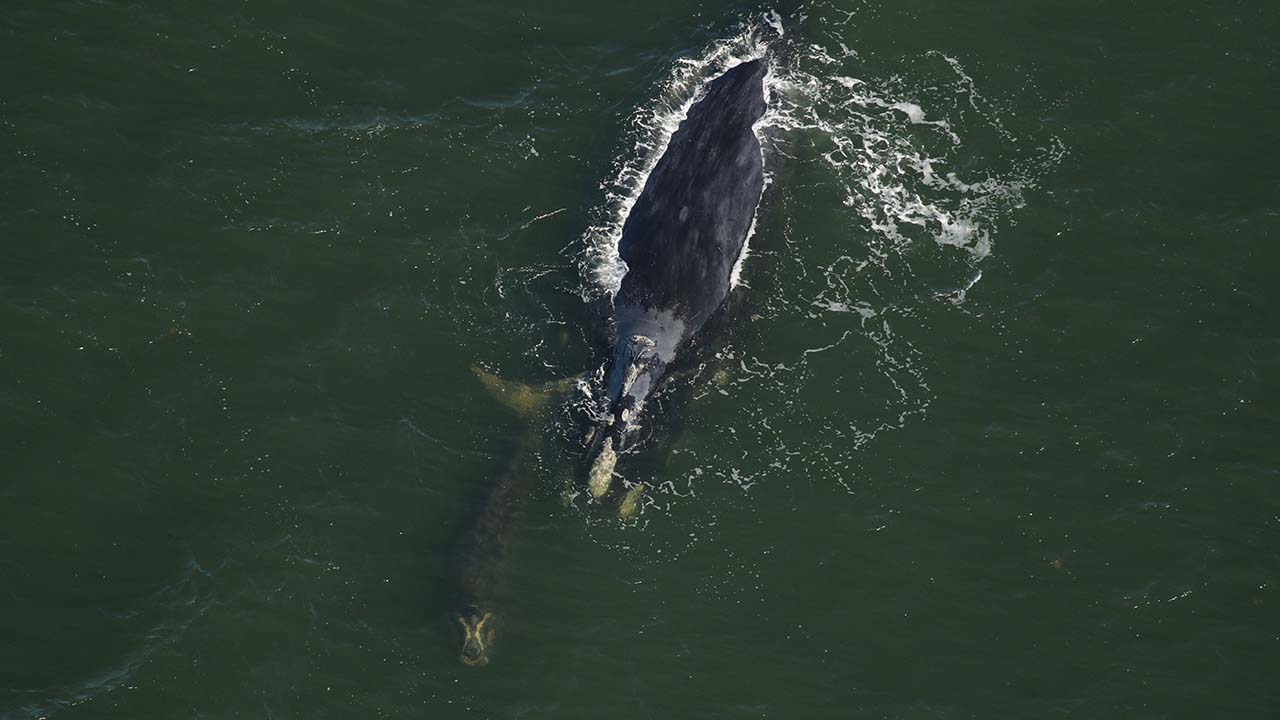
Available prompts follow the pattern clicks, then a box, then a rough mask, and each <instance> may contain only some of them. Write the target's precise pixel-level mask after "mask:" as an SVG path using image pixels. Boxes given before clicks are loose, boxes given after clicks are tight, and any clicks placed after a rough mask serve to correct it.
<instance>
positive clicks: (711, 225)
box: [614, 58, 767, 344]
mask: <svg viewBox="0 0 1280 720" xmlns="http://www.w3.org/2000/svg"><path fill="white" fill-rule="evenodd" d="M766 69H767V65H766V61H765V59H764V58H759V59H756V60H752V61H749V62H745V63H742V64H740V65H737V66H735V67H733V68H731V69H730V70H728V71H727V72H725V73H724V74H723V75H721V76H719V77H718V78H716V79H715V80H712V81H711V82H710V83H709V84H708V86H707V90H706V94H705V95H704V96H703V97H702V99H701V100H699V101H698V102H697V103H695V104H694V105H693V106H692V107H691V108H690V109H689V112H688V114H687V115H686V117H685V119H684V120H683V121H682V122H681V123H680V127H679V128H678V129H677V130H676V132H675V133H674V134H673V135H672V136H671V141H670V143H669V144H668V145H667V149H666V151H665V152H664V153H663V155H662V157H661V158H660V159H659V160H658V163H657V165H655V166H654V169H653V171H652V172H651V173H650V174H649V177H648V179H647V180H646V181H645V185H644V189H643V190H642V191H641V193H640V197H639V198H638V199H637V200H636V203H635V205H634V206H633V207H632V208H631V212H630V213H629V214H628V216H627V219H626V222H625V223H624V224H623V229H622V240H621V242H620V243H619V247H618V251H619V255H621V257H622V259H623V261H624V262H626V264H627V273H626V275H625V276H623V279H622V285H621V287H620V288H619V290H618V293H617V295H616V296H615V298H614V306H615V309H617V310H625V311H630V312H621V313H620V315H629V314H634V313H636V312H637V311H639V312H640V313H642V314H644V315H649V316H652V315H654V314H661V315H664V316H667V317H672V316H674V317H678V318H680V320H681V321H682V322H680V323H679V326H680V334H681V336H682V337H680V338H669V339H667V340H668V342H670V341H672V340H674V343H675V344H679V343H680V342H683V341H684V340H685V339H687V338H688V336H690V335H692V334H693V333H695V332H697V331H698V329H699V328H701V327H702V325H703V324H704V323H705V322H706V321H707V319H708V318H709V317H710V316H711V315H712V313H714V312H715V311H716V309H717V308H719V307H720V305H721V303H723V302H724V299H725V297H726V296H727V295H728V294H729V289H730V276H731V275H732V273H733V267H734V265H735V264H736V263H737V261H738V258H739V256H740V255H741V254H742V249H743V245H744V243H745V242H746V239H747V233H748V232H749V231H750V228H751V223H752V221H753V219H754V218H755V212H756V206H757V205H758V204H759V202H760V194H761V192H762V191H763V189H764V168H763V164H762V161H761V155H760V141H759V139H758V138H757V137H756V134H755V131H754V130H753V129H752V126H753V125H754V124H755V122H756V121H757V120H759V119H760V117H761V116H762V115H764V111H765V102H764V89H763V79H764V75H765V71H766ZM619 329H620V330H621V329H622V328H619Z"/></svg>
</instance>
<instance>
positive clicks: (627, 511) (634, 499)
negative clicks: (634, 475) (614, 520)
mask: <svg viewBox="0 0 1280 720" xmlns="http://www.w3.org/2000/svg"><path fill="white" fill-rule="evenodd" d="M644 489H645V484H644V483H642V482H638V483H636V484H635V485H632V486H631V489H630V490H627V495H626V497H624V498H622V504H621V505H619V506H618V518H619V519H620V520H626V519H628V518H630V517H632V516H634V515H635V514H636V513H637V512H639V511H640V500H641V497H642V496H643V495H644Z"/></svg>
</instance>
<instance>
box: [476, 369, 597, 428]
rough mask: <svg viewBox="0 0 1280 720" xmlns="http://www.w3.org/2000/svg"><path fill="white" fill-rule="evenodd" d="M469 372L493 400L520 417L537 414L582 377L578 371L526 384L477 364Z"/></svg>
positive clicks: (571, 387) (570, 388)
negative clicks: (565, 376) (561, 377)
mask: <svg viewBox="0 0 1280 720" xmlns="http://www.w3.org/2000/svg"><path fill="white" fill-rule="evenodd" d="M471 372H472V373H474V374H475V376H476V379H477V380H479V381H480V384H481V385H483V386H484V389H485V390H488V391H489V394H490V395H492V396H493V398H494V399H495V400H497V401H498V402H500V403H502V404H503V405H505V406H507V407H508V408H510V409H512V410H514V411H515V412H516V414H517V415H520V416H521V417H531V416H533V415H536V414H538V413H539V412H541V411H542V409H543V408H545V407H546V406H547V403H548V402H550V401H551V399H552V398H554V397H556V396H557V395H563V394H565V393H567V392H569V391H570V390H572V389H573V387H574V385H576V384H577V382H578V380H579V379H581V378H582V377H583V375H582V374H581V373H580V374H578V375H575V376H573V377H569V378H565V379H563V380H554V381H552V382H549V383H543V384H542V385H528V384H525V383H519V382H513V381H510V380H503V379H502V378H500V377H498V376H497V375H494V374H493V373H491V372H489V371H488V370H485V369H484V368H482V367H480V366H478V365H472V366H471Z"/></svg>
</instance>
